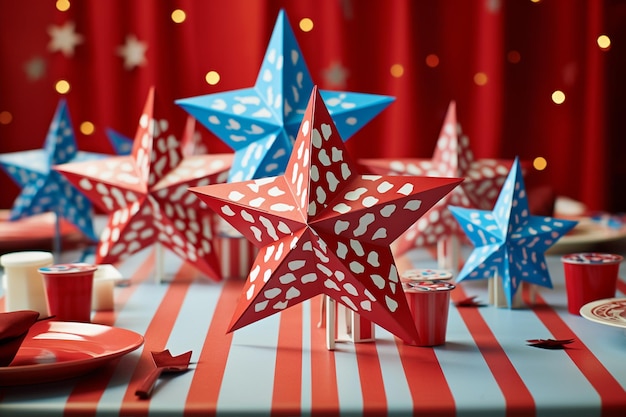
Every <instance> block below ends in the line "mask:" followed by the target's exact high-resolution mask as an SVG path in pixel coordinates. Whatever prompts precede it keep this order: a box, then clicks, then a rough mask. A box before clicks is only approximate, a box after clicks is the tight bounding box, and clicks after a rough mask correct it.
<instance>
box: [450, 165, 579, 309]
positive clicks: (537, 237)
mask: <svg viewBox="0 0 626 417" xmlns="http://www.w3.org/2000/svg"><path fill="white" fill-rule="evenodd" d="M449 208H450V211H451V212H452V214H453V215H454V217H455V218H456V219H457V221H458V222H459V224H460V226H461V227H462V228H463V230H464V231H465V234H466V235H467V236H468V237H469V239H470V240H471V241H472V243H473V244H474V246H475V248H474V250H473V251H472V253H471V254H470V256H469V258H468V259H467V261H466V262H465V265H464V266H463V269H461V272H460V273H459V276H458V278H457V281H462V280H464V279H485V278H492V277H494V276H495V275H496V274H497V276H499V277H501V278H502V282H503V288H504V292H505V294H506V296H507V300H508V303H509V305H512V302H513V296H514V295H515V292H516V291H517V288H518V287H519V285H520V284H521V281H527V282H530V283H533V284H537V285H541V286H544V287H548V288H552V282H551V280H550V275H549V273H548V267H547V264H546V260H545V251H546V250H548V249H549V248H550V247H551V246H552V245H554V244H555V243H556V242H557V241H558V240H559V238H560V237H561V236H563V235H564V234H565V233H567V232H568V231H569V230H571V229H572V228H573V227H574V226H576V224H577V223H578V222H576V221H571V220H560V219H554V218H552V217H544V216H533V215H531V214H530V212H529V210H528V200H527V198H526V188H525V186H524V179H523V177H522V171H521V168H520V164H519V159H518V158H516V159H515V162H514V164H513V167H512V168H511V171H510V172H509V175H508V176H507V179H506V181H505V183H504V185H503V186H502V190H501V191H500V195H499V196H498V200H497V202H496V205H495V207H494V209H493V211H485V210H475V209H467V208H462V207H454V206H450V207H449Z"/></svg>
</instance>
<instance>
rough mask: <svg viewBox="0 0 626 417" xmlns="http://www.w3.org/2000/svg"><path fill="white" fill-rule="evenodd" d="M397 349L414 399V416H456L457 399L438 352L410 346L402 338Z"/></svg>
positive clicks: (397, 341) (398, 340)
mask: <svg viewBox="0 0 626 417" xmlns="http://www.w3.org/2000/svg"><path fill="white" fill-rule="evenodd" d="M396 345H397V346H398V351H399V352H400V360H401V362H402V368H404V375H405V377H406V380H407V384H408V386H409V390H410V391H411V398H412V399H413V415H415V416H419V415H423V416H429V417H430V416H441V417H443V416H454V415H456V410H455V407H454V397H453V396H452V391H450V388H449V387H448V382H447V381H446V377H445V375H444V374H443V371H442V370H441V366H439V361H438V360H437V356H436V355H435V351H434V349H433V348H428V347H416V346H410V345H407V344H406V343H404V342H403V341H402V340H400V339H398V338H396ZM425 381H427V383H424V382H425Z"/></svg>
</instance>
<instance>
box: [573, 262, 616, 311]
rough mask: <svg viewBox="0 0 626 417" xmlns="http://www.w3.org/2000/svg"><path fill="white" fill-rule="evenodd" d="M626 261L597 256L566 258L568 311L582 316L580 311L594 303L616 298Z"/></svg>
mask: <svg viewBox="0 0 626 417" xmlns="http://www.w3.org/2000/svg"><path fill="white" fill-rule="evenodd" d="M622 259H623V257H622V256H620V255H613V254H609V253H593V252H589V253H572V254H569V255H564V256H562V257H561V261H562V262H563V269H564V272H565V290H566V292H567V310H568V311H569V312H570V313H572V314H580V308H581V307H582V306H584V305H585V304H587V303H589V302H591V301H596V300H601V299H604V298H612V297H615V291H616V289H617V277H618V273H619V265H620V262H622Z"/></svg>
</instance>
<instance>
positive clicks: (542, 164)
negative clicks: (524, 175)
mask: <svg viewBox="0 0 626 417" xmlns="http://www.w3.org/2000/svg"><path fill="white" fill-rule="evenodd" d="M547 165H548V161H546V158H544V157H543V156H538V157H536V158H535V159H534V160H533V167H534V168H535V169H536V170H537V171H543V170H544V169H546V166H547Z"/></svg>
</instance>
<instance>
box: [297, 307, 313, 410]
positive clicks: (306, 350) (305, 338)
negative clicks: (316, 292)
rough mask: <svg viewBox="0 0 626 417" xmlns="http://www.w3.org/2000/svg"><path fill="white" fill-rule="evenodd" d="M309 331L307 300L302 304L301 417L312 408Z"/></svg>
mask: <svg viewBox="0 0 626 417" xmlns="http://www.w3.org/2000/svg"><path fill="white" fill-rule="evenodd" d="M311 331H312V329H311V300H307V301H305V302H304V303H302V391H301V395H302V397H301V398H302V400H301V404H302V405H301V406H300V408H301V410H302V416H308V415H311V407H312V392H313V387H312V383H311V375H312V374H313V373H312V369H311ZM307 375H308V376H309V377H308V378H307Z"/></svg>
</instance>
